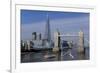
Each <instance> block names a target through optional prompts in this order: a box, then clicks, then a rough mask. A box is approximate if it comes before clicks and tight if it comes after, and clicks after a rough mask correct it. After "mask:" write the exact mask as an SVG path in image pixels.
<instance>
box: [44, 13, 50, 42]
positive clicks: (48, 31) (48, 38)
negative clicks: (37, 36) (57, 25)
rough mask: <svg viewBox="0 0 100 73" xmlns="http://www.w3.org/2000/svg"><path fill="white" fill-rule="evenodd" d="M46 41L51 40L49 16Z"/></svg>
mask: <svg viewBox="0 0 100 73" xmlns="http://www.w3.org/2000/svg"><path fill="white" fill-rule="evenodd" d="M44 37H45V39H46V40H47V41H48V42H50V40H51V30H50V21H49V16H48V14H47V19H46V27H45V36H44Z"/></svg>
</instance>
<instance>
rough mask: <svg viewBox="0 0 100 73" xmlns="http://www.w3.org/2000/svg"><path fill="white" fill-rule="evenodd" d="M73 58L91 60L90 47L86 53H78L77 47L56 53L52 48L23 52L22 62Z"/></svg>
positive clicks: (69, 59)
mask: <svg viewBox="0 0 100 73" xmlns="http://www.w3.org/2000/svg"><path fill="white" fill-rule="evenodd" d="M73 60H89V48H85V53H77V48H73V49H64V50H61V51H59V52H56V53H54V52H52V50H46V51H38V52H21V63H30V62H50V61H73Z"/></svg>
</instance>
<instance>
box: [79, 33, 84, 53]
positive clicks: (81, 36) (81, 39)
mask: <svg viewBox="0 0 100 73" xmlns="http://www.w3.org/2000/svg"><path fill="white" fill-rule="evenodd" d="M78 53H84V33H83V32H82V31H80V32H79V48H78Z"/></svg>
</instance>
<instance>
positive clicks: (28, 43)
mask: <svg viewBox="0 0 100 73" xmlns="http://www.w3.org/2000/svg"><path fill="white" fill-rule="evenodd" d="M27 49H28V50H30V41H27Z"/></svg>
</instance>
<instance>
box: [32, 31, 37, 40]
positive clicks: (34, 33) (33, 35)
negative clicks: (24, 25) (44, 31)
mask: <svg viewBox="0 0 100 73" xmlns="http://www.w3.org/2000/svg"><path fill="white" fill-rule="evenodd" d="M36 39H37V34H36V32H33V33H32V40H36Z"/></svg>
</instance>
